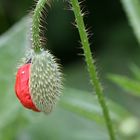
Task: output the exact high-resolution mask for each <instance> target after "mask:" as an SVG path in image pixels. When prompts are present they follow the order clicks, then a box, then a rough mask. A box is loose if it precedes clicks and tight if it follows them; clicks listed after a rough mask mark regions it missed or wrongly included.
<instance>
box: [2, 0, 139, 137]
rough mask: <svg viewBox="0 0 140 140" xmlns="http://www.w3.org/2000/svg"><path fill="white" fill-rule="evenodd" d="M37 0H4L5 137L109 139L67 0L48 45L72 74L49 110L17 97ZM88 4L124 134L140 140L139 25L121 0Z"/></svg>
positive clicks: (101, 69)
mask: <svg viewBox="0 0 140 140" xmlns="http://www.w3.org/2000/svg"><path fill="white" fill-rule="evenodd" d="M34 5H35V2H34V1H32V0H30V1H29V0H24V1H19V0H13V1H10V0H0V140H38V139H40V140H108V139H109V138H108V134H107V130H106V127H105V124H104V121H103V116H102V113H101V108H100V106H99V104H98V102H97V100H96V95H94V96H93V95H92V88H91V85H90V80H89V77H88V73H87V70H86V65H85V61H84V58H83V51H82V49H81V44H80V38H79V34H78V31H77V29H76V28H75V27H74V26H73V25H72V24H73V23H74V15H73V12H72V11H70V10H68V9H70V6H69V4H68V3H67V2H63V1H61V0H59V1H57V0H56V1H54V2H53V4H52V7H51V8H50V9H48V15H47V17H46V21H47V23H48V24H47V25H46V28H47V33H46V37H47V46H48V48H49V49H50V50H51V51H52V52H53V54H54V55H55V56H56V57H57V58H59V60H60V63H61V64H62V65H63V68H62V69H63V72H64V76H65V81H64V82H65V83H64V85H65V88H64V93H63V96H62V97H61V99H60V102H59V104H58V106H57V107H56V109H55V110H54V112H52V114H50V115H48V116H46V115H44V114H41V113H40V114H39V113H34V112H32V111H29V110H26V109H24V108H23V107H22V106H21V105H20V103H19V101H17V99H16V96H15V94H14V81H15V75H14V74H15V73H16V67H17V65H18V63H19V62H20V59H21V58H22V57H23V56H24V53H25V49H26V48H28V47H30V41H29V28H30V21H29V19H28V18H27V14H28V13H29V12H31V11H32V9H33V8H34ZM82 5H83V7H85V10H84V11H85V12H88V14H87V15H86V16H85V18H84V20H85V24H86V25H87V27H89V33H90V35H91V36H90V43H91V50H92V51H93V56H94V58H95V60H96V65H97V70H98V73H99V77H100V80H101V82H102V85H103V87H104V93H105V96H106V97H107V98H108V105H109V109H110V113H111V117H112V120H113V124H114V128H115V131H116V134H117V137H118V139H119V140H121V139H122V140H125V139H126V140H140V120H139V117H140V109H139V108H140V96H139V95H140V88H139V87H140V69H139V66H140V63H139V59H140V55H139V54H140V47H139V44H138V42H137V40H136V38H135V35H134V33H133V29H132V28H131V26H130V25H129V22H128V20H127V17H126V14H125V12H124V9H123V7H122V5H121V2H120V1H119V0H107V1H101V0H98V1H97V0H96V1H95V0H87V1H85V2H84V3H83V4H82ZM114 73H115V74H119V75H122V76H120V77H119V76H118V75H111V74H114ZM128 77H129V78H128ZM138 77H139V78H138ZM112 81H114V82H115V83H116V84H117V85H116V84H114V83H113V82H112ZM121 86H122V87H123V89H122V88H121ZM135 93H138V94H137V95H136V94H135ZM94 94H95V93H94Z"/></svg>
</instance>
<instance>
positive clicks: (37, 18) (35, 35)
mask: <svg viewBox="0 0 140 140" xmlns="http://www.w3.org/2000/svg"><path fill="white" fill-rule="evenodd" d="M46 3H49V0H39V1H38V2H37V5H36V8H35V10H34V14H33V23H32V39H33V49H34V51H35V52H36V53H39V52H40V51H41V50H40V49H41V48H42V43H41V37H40V32H41V31H40V26H41V23H40V22H41V16H42V12H43V8H44V7H45V4H46Z"/></svg>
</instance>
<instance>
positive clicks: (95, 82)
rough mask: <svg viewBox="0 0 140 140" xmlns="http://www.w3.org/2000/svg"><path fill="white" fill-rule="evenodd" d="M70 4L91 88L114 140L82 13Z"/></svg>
mask: <svg viewBox="0 0 140 140" xmlns="http://www.w3.org/2000/svg"><path fill="white" fill-rule="evenodd" d="M71 4H72V9H73V11H74V14H75V18H76V23H77V28H78V30H79V34H80V38H81V42H82V47H83V50H84V54H85V55H84V56H85V60H86V63H87V69H88V72H89V75H90V79H91V83H92V86H93V88H94V89H95V91H96V94H97V97H98V101H99V103H100V105H101V107H102V111H103V115H104V118H105V122H106V126H107V129H108V133H109V136H110V140H115V134H114V131H113V126H112V122H111V118H110V115H109V110H108V107H107V105H106V101H105V98H104V95H103V90H102V86H101V83H100V81H99V79H98V74H97V71H96V66H95V64H94V59H93V57H92V53H91V50H90V45H89V40H88V35H87V32H86V28H85V24H84V20H83V15H82V12H81V9H80V5H79V3H78V0H71Z"/></svg>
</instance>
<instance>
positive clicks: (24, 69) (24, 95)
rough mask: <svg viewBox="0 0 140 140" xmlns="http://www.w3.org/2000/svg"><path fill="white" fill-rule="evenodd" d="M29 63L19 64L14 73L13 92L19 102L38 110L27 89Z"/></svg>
mask: <svg viewBox="0 0 140 140" xmlns="http://www.w3.org/2000/svg"><path fill="white" fill-rule="evenodd" d="M30 65H31V63H28V64H25V65H23V66H21V67H20V68H19V69H18V71H17V75H16V82H15V92H16V95H17V97H18V99H19V100H20V102H21V104H22V105H23V106H24V107H26V108H28V109H32V110H34V111H37V112H40V111H39V110H38V109H37V108H36V106H35V105H34V103H33V102H32V99H31V96H30V90H29V74H30Z"/></svg>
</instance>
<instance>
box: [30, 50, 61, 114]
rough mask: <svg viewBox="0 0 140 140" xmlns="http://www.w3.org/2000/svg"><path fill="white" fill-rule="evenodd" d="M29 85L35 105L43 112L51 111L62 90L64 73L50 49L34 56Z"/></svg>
mask: <svg viewBox="0 0 140 140" xmlns="http://www.w3.org/2000/svg"><path fill="white" fill-rule="evenodd" d="M29 87H30V92H31V98H32V100H33V102H34V104H35V106H36V107H37V108H38V109H39V110H40V111H42V112H45V113H49V112H51V111H52V109H53V107H54V105H55V104H56V102H57V100H58V98H59V96H60V93H61V90H62V73H61V72H60V68H59V65H58V64H57V63H56V60H55V58H54V56H53V55H52V54H51V53H50V52H49V51H48V50H46V51H42V52H41V53H40V54H35V55H34V57H33V58H32V62H31V69H30V81H29Z"/></svg>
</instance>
